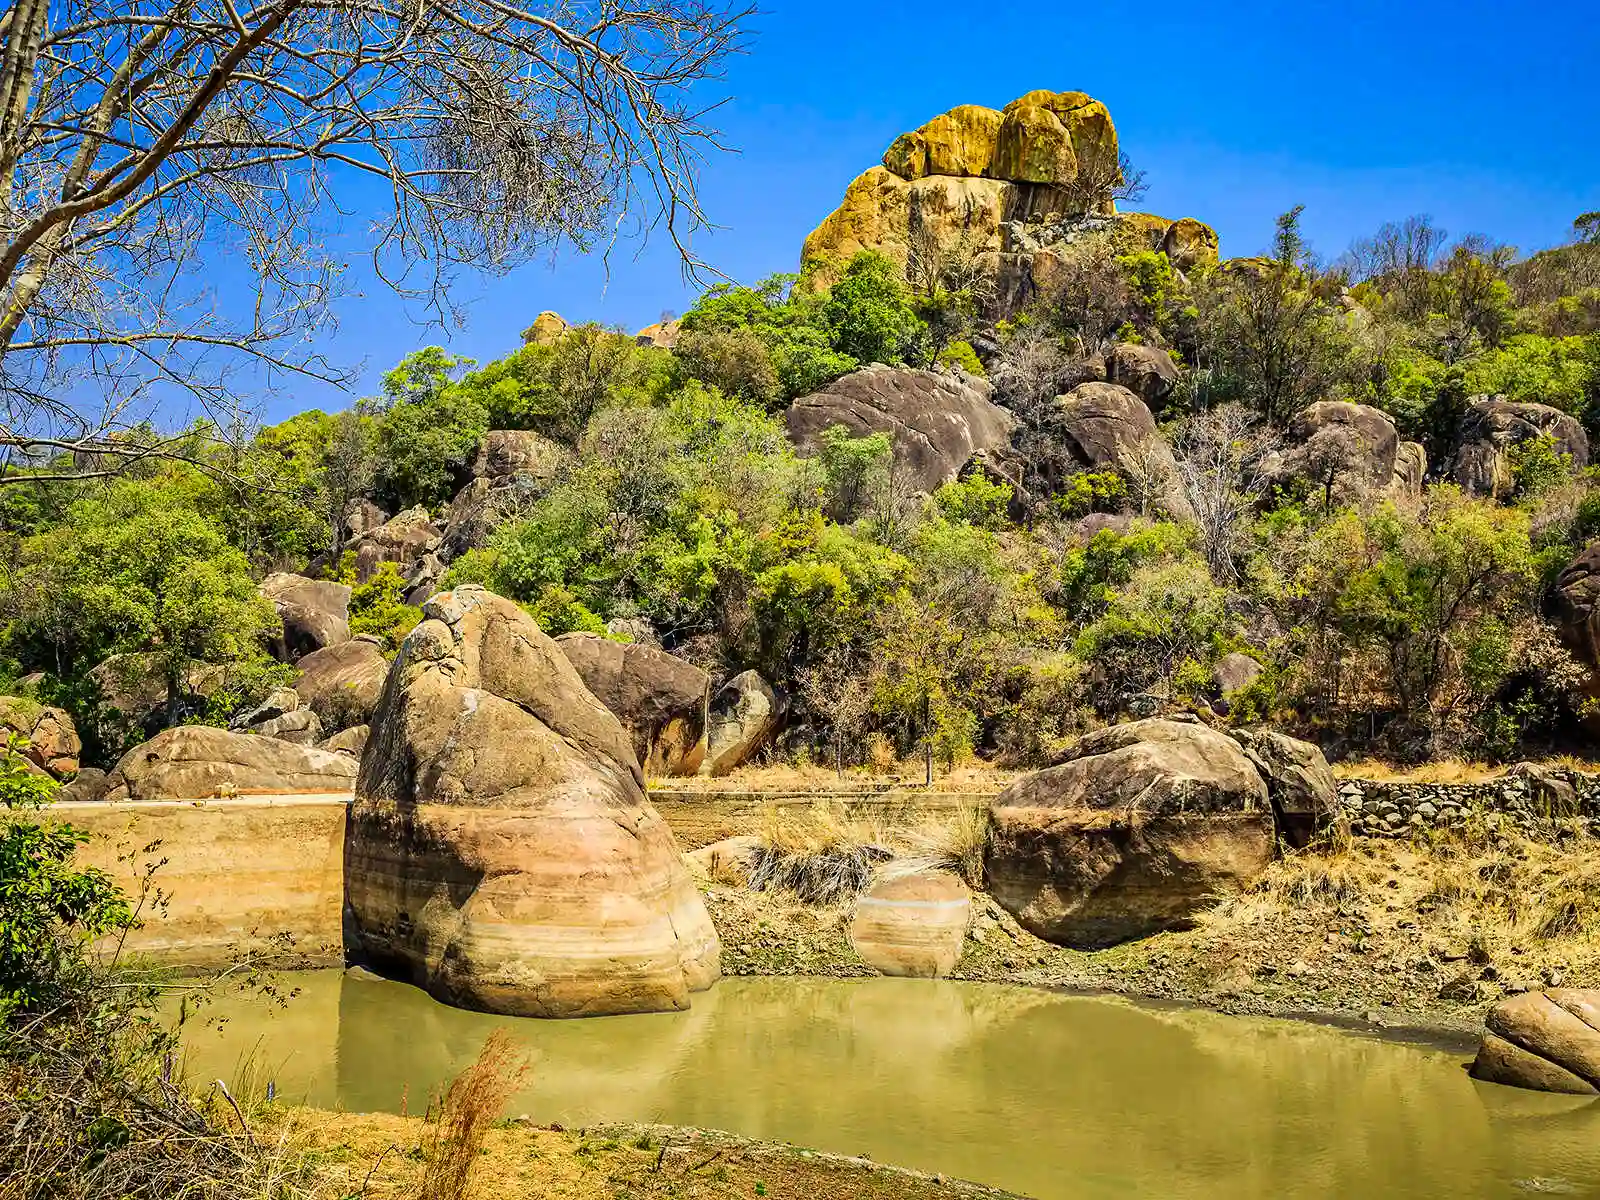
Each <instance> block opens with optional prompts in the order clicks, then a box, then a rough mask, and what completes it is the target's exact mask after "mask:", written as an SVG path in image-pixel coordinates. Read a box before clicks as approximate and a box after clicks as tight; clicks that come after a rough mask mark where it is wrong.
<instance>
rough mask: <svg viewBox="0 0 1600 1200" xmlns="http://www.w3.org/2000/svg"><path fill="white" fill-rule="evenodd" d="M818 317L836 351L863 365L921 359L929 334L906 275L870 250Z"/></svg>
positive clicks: (837, 286)
mask: <svg viewBox="0 0 1600 1200" xmlns="http://www.w3.org/2000/svg"><path fill="white" fill-rule="evenodd" d="M818 316H819V319H820V321H821V324H822V327H823V328H824V329H826V330H827V331H828V334H829V336H830V337H831V338H832V340H833V348H834V349H835V350H837V351H838V352H839V353H841V354H846V355H849V356H850V357H851V358H853V359H855V360H856V361H857V362H863V363H871V362H881V363H890V364H894V363H902V362H905V361H906V360H907V359H910V358H913V357H915V356H916V355H917V354H918V352H919V350H920V349H921V347H920V342H921V340H922V338H923V335H924V334H925V333H926V330H927V326H926V325H925V323H924V322H923V320H922V318H920V317H919V316H917V313H916V309H915V308H914V307H913V306H912V302H911V296H910V293H909V291H908V290H907V288H906V285H905V281H904V279H903V278H902V276H901V274H900V271H899V270H898V269H897V268H896V267H895V265H894V263H893V262H891V261H890V260H889V259H887V258H885V257H884V256H883V255H881V254H878V253H876V252H874V251H869V250H863V251H862V252H861V253H859V254H857V255H856V256H855V257H854V258H852V259H851V260H850V262H849V265H847V266H846V267H845V271H844V276H843V278H841V279H840V280H839V282H838V283H836V284H834V285H833V288H832V290H831V292H830V293H829V295H828V299H827V301H826V303H824V304H823V306H822V310H821V312H820V313H819V314H818Z"/></svg>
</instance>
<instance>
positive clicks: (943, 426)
mask: <svg viewBox="0 0 1600 1200" xmlns="http://www.w3.org/2000/svg"><path fill="white" fill-rule="evenodd" d="M785 421H786V422H787V425H788V429H789V437H790V439H791V440H792V441H793V442H794V443H795V445H796V446H798V447H799V448H800V450H801V452H802V453H806V454H815V453H816V452H818V451H819V450H820V449H821V448H822V436H823V434H824V433H826V432H827V431H828V430H829V429H831V428H832V427H833V426H835V425H842V426H843V427H844V428H846V429H848V430H849V431H850V433H851V434H852V435H853V436H855V437H865V436H867V435H868V434H874V433H886V434H888V435H889V437H890V440H891V441H892V443H893V445H894V454H895V459H896V461H897V462H898V463H899V464H900V466H901V468H902V469H903V470H904V471H905V472H906V476H907V480H908V482H909V483H910V484H911V486H912V487H913V488H915V489H916V490H917V491H921V492H932V491H933V490H934V489H936V488H937V487H939V485H940V484H945V483H951V482H953V481H954V480H955V479H957V478H958V477H959V476H960V475H961V473H962V471H963V470H964V469H965V468H966V466H967V465H968V464H969V463H971V462H972V461H973V460H974V459H975V458H977V457H978V456H979V455H987V456H1001V457H1003V456H1004V454H1005V452H1006V450H1007V448H1008V447H1009V446H1010V444H1011V430H1012V425H1013V421H1012V417H1011V414H1010V413H1008V412H1007V411H1006V410H1005V409H1003V408H1001V407H1000V406H999V405H998V404H996V403H995V402H994V388H993V387H991V386H990V385H989V383H988V382H987V381H986V380H982V379H975V378H973V377H972V376H970V375H967V374H965V373H964V372H955V371H952V372H943V371H919V370H914V369H912V368H910V367H885V366H871V367H865V368H863V369H862V370H859V371H855V372H852V373H851V374H849V375H846V376H845V377H844V378H842V379H837V380H835V381H834V382H833V383H831V384H829V385H828V386H827V387H826V388H824V389H823V390H822V391H820V392H816V393H814V394H812V395H810V396H804V397H802V398H801V399H799V400H796V401H795V402H794V403H793V404H792V405H790V407H789V411H788V413H787V415H786V416H785Z"/></svg>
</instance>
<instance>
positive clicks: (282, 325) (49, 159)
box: [0, 0, 750, 460]
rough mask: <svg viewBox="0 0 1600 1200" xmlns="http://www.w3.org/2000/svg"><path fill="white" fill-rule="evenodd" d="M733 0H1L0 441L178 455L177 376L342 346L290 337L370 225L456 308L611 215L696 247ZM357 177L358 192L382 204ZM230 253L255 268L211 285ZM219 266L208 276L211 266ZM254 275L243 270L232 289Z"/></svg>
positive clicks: (385, 270)
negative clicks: (459, 294) (173, 405)
mask: <svg viewBox="0 0 1600 1200" xmlns="http://www.w3.org/2000/svg"><path fill="white" fill-rule="evenodd" d="M749 11H750V9H749V8H747V7H745V6H744V4H743V0H541V2H540V3H539V4H538V5H536V6H531V7H530V6H524V5H521V4H518V3H515V2H513V0H254V2H253V3H252V2H236V0H11V3H10V7H9V9H8V11H7V12H6V13H5V15H4V16H3V18H0V179H3V186H0V222H3V224H4V227H5V229H4V234H5V242H4V250H3V252H0V299H3V304H0V393H3V397H4V403H5V410H4V414H3V424H0V447H5V448H6V449H7V450H8V451H10V452H13V453H21V454H23V455H24V456H27V457H29V458H30V459H35V460H36V459H37V458H40V457H45V456H49V455H51V454H53V453H58V452H81V451H86V450H87V451H98V452H100V453H102V454H106V455H110V456H111V458H112V459H113V460H116V459H124V458H127V457H151V456H155V457H173V456H178V455H179V454H180V453H181V451H180V449H179V448H178V447H176V446H173V445H167V444H161V443H159V442H158V443H157V444H155V445H141V446H138V447H136V448H130V447H128V446H127V445H126V444H125V442H124V440H123V436H122V435H123V432H124V431H125V430H126V429H127V428H129V427H130V426H131V425H133V424H134V423H135V422H136V420H137V419H138V418H139V417H140V416H141V415H143V413H144V412H145V411H147V410H148V409H149V408H150V407H151V406H153V405H154V404H155V403H156V402H157V401H159V400H162V399H167V398H170V397H171V396H173V395H174V394H176V395H178V396H180V397H186V398H187V401H188V402H189V403H190V405H191V407H193V406H194V405H196V404H197V405H198V407H199V409H200V411H202V412H204V413H206V414H208V415H210V416H211V417H212V420H213V421H214V423H215V424H216V425H217V426H218V427H220V426H221V425H222V423H223V422H222V420H221V418H220V417H219V416H218V414H226V413H228V412H230V411H231V410H232V404H233V400H234V399H235V398H236V396H237V394H238V393H239V392H240V391H242V390H245V385H246V384H247V383H250V381H255V382H254V383H251V384H250V385H251V386H257V387H259V386H261V385H260V383H259V381H260V380H263V379H264V380H265V381H266V386H273V385H275V384H276V383H278V382H281V381H282V380H283V379H284V377H286V376H287V377H290V378H294V377H311V378H315V379H321V380H327V381H331V382H335V383H340V382H343V381H344V380H345V379H346V376H345V374H344V373H343V371H342V370H341V369H340V368H339V367H338V366H337V365H335V364H333V363H330V362H328V361H327V360H326V359H325V358H324V357H323V356H322V355H320V354H318V353H317V352H316V351H315V350H314V349H312V348H310V346H309V339H310V337H311V336H312V335H313V334H314V333H316V332H317V331H319V330H322V329H324V327H325V326H326V325H327V324H328V323H329V321H330V320H331V317H330V302H331V300H332V299H333V298H334V297H335V296H336V295H337V294H338V293H339V291H340V286H341V279H342V277H343V274H344V264H343V263H342V262H341V261H340V259H339V256H338V255H337V254H335V253H334V252H333V249H332V248H331V247H330V245H329V244H328V243H327V241H326V240H325V235H329V234H330V233H332V232H334V227H335V226H336V225H337V224H338V223H339V222H340V221H341V220H343V219H346V218H356V219H357V220H359V221H360V223H361V224H362V225H364V226H365V227H366V228H365V232H366V234H367V238H366V243H365V245H366V249H367V250H369V251H370V254H371V259H372V269H373V272H374V274H375V275H376V277H377V278H378V279H380V280H381V281H382V282H383V283H384V284H385V285H387V286H388V287H390V288H392V289H393V290H395V291H396V292H398V293H399V294H400V295H401V296H403V297H405V298H407V299H408V300H410V301H412V302H414V303H417V304H418V305H419V306H420V307H421V310H422V311H423V312H425V313H427V314H428V315H429V316H430V317H431V318H432V319H438V320H458V319H459V312H458V311H457V310H456V309H455V308H454V307H453V306H452V305H451V303H450V300H449V298H448V287H449V284H450V283H451V280H452V278H453V277H454V276H455V275H456V274H457V273H458V272H459V271H461V270H463V269H470V270H480V271H487V272H502V271H505V270H508V269H510V268H511V267H513V266H515V265H517V264H518V263H521V262H524V261H527V260H528V259H529V258H530V257H533V256H536V255H538V254H540V253H545V252H549V251H551V250H552V249H553V248H554V247H555V246H556V245H557V244H558V243H559V242H560V239H562V238H569V239H571V240H572V241H574V242H575V243H576V244H577V245H579V246H580V247H583V248H589V247H591V246H594V245H596V244H597V243H598V244H608V242H609V239H610V238H613V237H615V236H616V235H617V233H618V231H619V229H620V228H621V226H620V224H619V222H620V220H621V219H622V218H623V217H624V216H632V217H633V218H635V219H636V220H637V221H639V222H640V223H641V224H642V225H643V226H645V227H658V228H663V229H665V231H666V234H667V236H668V237H670V238H671V240H672V241H673V243H674V245H675V246H676V247H677V248H678V250H679V251H680V253H681V254H682V255H683V258H684V260H685V262H686V264H688V266H689V269H690V270H691V272H692V271H693V269H694V267H695V265H696V263H697V260H696V259H695V257H694V254H693V251H692V249H691V245H690V238H691V235H692V234H693V232H694V230H695V229H696V228H697V227H698V226H700V225H701V224H702V223H703V217H702V213H701V209H700V206H699V202H698V200H697V197H696V191H695V176H696V169H697V166H698V163H699V162H700V160H701V157H702V155H703V154H704V152H705V151H706V150H707V149H708V148H714V147H716V146H717V142H716V135H715V131H714V130H712V129H711V128H710V127H709V126H708V125H707V123H706V120H707V110H706V109H705V108H704V107H700V108H696V107H694V106H693V104H692V103H691V92H692V90H693V89H694V87H695V85H698V84H702V83H703V82H704V81H706V80H707V79H711V78H714V77H716V75H717V74H718V72H719V70H720V67H721V64H722V62H723V61H724V59H725V57H726V56H727V55H728V54H729V53H731V52H733V51H735V50H736V49H737V48H738V46H739V42H740V29H741V23H742V21H743V19H744V18H745V17H746V16H747V14H748V13H749ZM374 203H376V204H377V206H378V207H377V211H375V212H374V211H372V206H373V205H374ZM219 265H220V267H221V269H222V270H223V271H225V272H227V273H228V277H231V276H232V274H233V273H235V272H237V273H240V274H242V276H243V277H244V278H245V279H246V280H247V281H248V283H247V285H246V286H248V287H249V288H250V293H249V294H245V295H240V296H233V297H230V298H229V302H228V303H226V304H219V303H218V302H217V300H216V297H215V296H214V294H213V286H214V284H215V274H216V272H217V271H218V268H219ZM208 274H209V275H210V276H211V278H208ZM241 290H243V289H241Z"/></svg>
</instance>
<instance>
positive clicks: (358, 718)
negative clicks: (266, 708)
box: [294, 637, 389, 730]
mask: <svg viewBox="0 0 1600 1200" xmlns="http://www.w3.org/2000/svg"><path fill="white" fill-rule="evenodd" d="M299 666H300V676H299V678H298V679H296V680H295V681H294V690H295V692H296V693H297V694H298V695H299V697H300V702H301V704H303V705H304V706H305V707H306V708H308V709H310V710H311V711H312V712H314V713H316V714H317V716H318V717H320V718H321V719H322V724H323V725H324V726H325V727H326V728H328V729H330V730H338V729H348V728H350V727H352V726H355V725H365V724H366V723H367V722H368V721H369V720H370V719H371V717H372V712H373V710H374V709H375V708H377V707H378V698H379V697H380V696H382V695H383V681H384V680H385V679H386V678H387V677H388V675H389V660H388V659H386V658H384V656H383V651H382V650H380V649H379V648H378V644H377V643H376V642H375V641H372V640H370V639H369V638H365V637H359V638H352V639H351V640H349V641H346V642H340V643H338V644H337V645H334V646H324V647H323V648H322V649H321V650H317V651H314V652H313V653H311V654H308V655H306V656H305V657H304V658H302V659H301V660H300V663H299Z"/></svg>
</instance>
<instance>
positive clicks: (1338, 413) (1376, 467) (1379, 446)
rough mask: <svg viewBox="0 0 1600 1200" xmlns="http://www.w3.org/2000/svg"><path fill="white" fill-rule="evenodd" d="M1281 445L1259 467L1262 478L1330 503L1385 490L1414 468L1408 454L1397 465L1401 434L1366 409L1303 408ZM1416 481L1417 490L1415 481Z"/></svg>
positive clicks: (1325, 404) (1336, 404) (1329, 403)
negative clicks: (1295, 483) (1297, 486)
mask: <svg viewBox="0 0 1600 1200" xmlns="http://www.w3.org/2000/svg"><path fill="white" fill-rule="evenodd" d="M1286 440H1287V443H1288V446H1287V448H1286V449H1285V450H1284V451H1282V452H1281V453H1280V454H1278V455H1276V456H1275V457H1274V458H1273V459H1271V460H1270V461H1269V462H1267V463H1265V464H1263V467H1264V469H1265V470H1266V472H1267V474H1268V475H1269V476H1270V477H1272V478H1273V479H1274V480H1276V481H1278V482H1280V483H1287V482H1289V481H1290V480H1296V479H1298V480H1301V481H1302V482H1303V484H1304V486H1305V488H1306V490H1307V492H1308V493H1310V494H1312V495H1314V496H1315V497H1316V498H1317V499H1319V500H1324V499H1326V500H1330V501H1331V502H1332V503H1334V504H1349V503H1353V502H1354V501H1356V500H1360V499H1362V498H1363V497H1366V496H1369V495H1371V494H1372V493H1374V492H1377V491H1381V490H1383V489H1385V488H1388V487H1390V486H1391V485H1393V483H1394V481H1395V477H1396V474H1397V473H1398V472H1399V471H1401V470H1406V471H1409V470H1410V469H1411V468H1412V467H1413V466H1414V464H1413V463H1412V462H1411V460H1410V458H1409V455H1410V453H1411V452H1410V451H1408V452H1407V454H1408V458H1407V459H1406V461H1405V462H1404V463H1402V462H1401V459H1400V447H1401V441H1400V435H1399V434H1398V433H1397V432H1396V431H1395V427H1394V422H1393V421H1392V420H1390V419H1389V415H1388V414H1387V413H1385V412H1383V411H1381V410H1379V409H1376V408H1373V407H1372V406H1371V405H1367V404H1351V403H1349V402H1348V401H1344V400H1323V401H1319V402H1318V403H1316V404H1312V405H1308V406H1307V407H1305V408H1303V409H1301V410H1300V411H1299V412H1298V413H1296V414H1295V416H1294V419H1293V420H1292V421H1290V422H1289V429H1288V434H1287V439H1286ZM1406 444H1407V445H1411V444H1413V443H1406ZM1417 449H1418V450H1420V449H1421V447H1420V446H1419V447H1417ZM1417 482H1418V486H1419V487H1420V485H1421V479H1420V476H1419V478H1418V481H1417Z"/></svg>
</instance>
